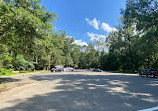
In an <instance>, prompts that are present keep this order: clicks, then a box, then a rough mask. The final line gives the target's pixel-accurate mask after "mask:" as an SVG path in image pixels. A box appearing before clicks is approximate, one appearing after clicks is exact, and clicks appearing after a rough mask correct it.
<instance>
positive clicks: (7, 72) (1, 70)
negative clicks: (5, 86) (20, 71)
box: [0, 68, 14, 75]
mask: <svg viewBox="0 0 158 111" xmlns="http://www.w3.org/2000/svg"><path fill="white" fill-rule="evenodd" d="M13 71H14V70H13V69H5V68H1V69H0V75H5V74H12V72H13Z"/></svg>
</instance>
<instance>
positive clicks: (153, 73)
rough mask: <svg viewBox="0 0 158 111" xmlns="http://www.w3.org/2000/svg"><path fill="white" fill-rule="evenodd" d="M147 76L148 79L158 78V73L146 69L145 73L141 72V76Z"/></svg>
mask: <svg viewBox="0 0 158 111" xmlns="http://www.w3.org/2000/svg"><path fill="white" fill-rule="evenodd" d="M143 75H145V76H146V77H148V76H150V77H157V76H158V71H156V70H154V69H145V70H144V71H139V76H141V77H142V76H143Z"/></svg>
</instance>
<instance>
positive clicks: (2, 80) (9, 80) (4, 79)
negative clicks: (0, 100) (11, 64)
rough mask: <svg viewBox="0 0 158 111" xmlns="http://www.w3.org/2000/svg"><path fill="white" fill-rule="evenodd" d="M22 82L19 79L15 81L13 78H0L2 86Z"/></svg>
mask: <svg viewBox="0 0 158 111" xmlns="http://www.w3.org/2000/svg"><path fill="white" fill-rule="evenodd" d="M17 81H20V80H19V79H13V78H8V77H3V78H1V77H0V84H4V83H8V82H17Z"/></svg>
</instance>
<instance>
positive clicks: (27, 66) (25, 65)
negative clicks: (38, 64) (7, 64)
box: [14, 55, 35, 71]
mask: <svg viewBox="0 0 158 111" xmlns="http://www.w3.org/2000/svg"><path fill="white" fill-rule="evenodd" d="M34 68H35V66H34V64H33V62H30V61H27V60H26V59H25V58H24V57H23V55H18V56H17V57H16V59H15V60H14V69H15V70H19V71H20V70H31V69H34Z"/></svg>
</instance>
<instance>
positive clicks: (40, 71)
mask: <svg viewBox="0 0 158 111" xmlns="http://www.w3.org/2000/svg"><path fill="white" fill-rule="evenodd" d="M45 72H49V71H47V70H37V71H25V72H19V73H12V74H5V75H0V77H3V76H13V75H20V74H33V73H45Z"/></svg>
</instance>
